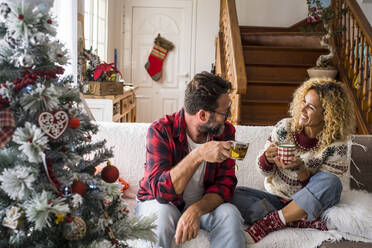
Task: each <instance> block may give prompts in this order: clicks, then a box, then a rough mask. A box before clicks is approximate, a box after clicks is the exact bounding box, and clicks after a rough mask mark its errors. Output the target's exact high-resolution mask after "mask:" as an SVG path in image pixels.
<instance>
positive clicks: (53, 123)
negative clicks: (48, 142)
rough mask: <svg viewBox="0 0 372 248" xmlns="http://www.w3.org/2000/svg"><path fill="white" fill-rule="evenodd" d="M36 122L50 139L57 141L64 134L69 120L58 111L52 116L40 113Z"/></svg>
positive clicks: (63, 112) (62, 112) (64, 114)
mask: <svg viewBox="0 0 372 248" xmlns="http://www.w3.org/2000/svg"><path fill="white" fill-rule="evenodd" d="M37 121H38V124H39V127H40V128H41V130H43V132H44V133H45V134H47V135H48V136H49V137H51V138H52V139H58V138H59V137H60V136H61V135H62V134H63V133H64V132H65V130H66V128H67V126H68V121H69V118H68V115H67V113H66V112H65V111H63V110H58V111H57V112H55V113H54V114H52V113H50V112H41V113H40V114H39V117H38V120H37Z"/></svg>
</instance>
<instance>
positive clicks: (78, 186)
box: [71, 180, 86, 195]
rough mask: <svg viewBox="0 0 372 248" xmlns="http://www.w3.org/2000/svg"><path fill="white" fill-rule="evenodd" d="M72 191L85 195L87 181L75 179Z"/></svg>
mask: <svg viewBox="0 0 372 248" xmlns="http://www.w3.org/2000/svg"><path fill="white" fill-rule="evenodd" d="M71 191H72V193H77V194H80V195H84V194H85V191H86V186H85V183H83V182H82V181H80V180H75V181H74V183H73V184H72V185H71Z"/></svg>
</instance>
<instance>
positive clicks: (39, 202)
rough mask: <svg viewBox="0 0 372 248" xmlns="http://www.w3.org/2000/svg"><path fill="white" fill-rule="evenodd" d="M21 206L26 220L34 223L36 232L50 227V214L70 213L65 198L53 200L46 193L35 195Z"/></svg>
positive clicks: (50, 195) (50, 194) (49, 193)
mask: <svg viewBox="0 0 372 248" xmlns="http://www.w3.org/2000/svg"><path fill="white" fill-rule="evenodd" d="M23 206H24V210H25V212H26V217H27V219H28V220H30V221H32V222H34V223H35V229H36V230H42V229H43V228H46V227H51V225H52V224H51V219H52V214H56V213H66V214H67V213H68V212H70V210H69V207H68V205H67V204H66V202H65V198H55V197H54V196H53V194H52V193H51V192H46V191H43V192H42V193H41V194H39V193H35V194H34V195H33V196H32V198H31V199H30V200H28V201H26V202H25V203H24V204H23Z"/></svg>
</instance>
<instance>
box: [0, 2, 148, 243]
mask: <svg viewBox="0 0 372 248" xmlns="http://www.w3.org/2000/svg"><path fill="white" fill-rule="evenodd" d="M51 4H52V1H41V0H32V1H29V0H28V1H26V0H11V1H1V0H0V148H1V149H0V247H25V248H28V247H59V248H60V247H91V248H93V247H127V244H126V240H128V239H130V238H142V239H147V240H153V239H154V234H153V232H152V231H151V228H152V227H153V224H152V221H153V220H151V219H142V220H140V219H136V218H135V217H129V216H128V211H127V210H126V205H125V202H124V201H123V200H122V197H121V196H122V192H121V189H122V185H121V184H120V183H111V184H109V183H107V182H105V181H103V180H102V179H101V175H99V174H97V175H94V173H95V167H96V166H97V165H99V164H101V163H103V162H104V161H107V160H108V159H109V158H110V157H111V156H112V151H111V150H110V149H107V148H105V141H100V142H95V143H94V142H92V141H91V135H93V134H95V133H96V132H97V131H98V128H97V126H96V125H95V124H93V123H91V122H90V120H89V118H88V117H87V116H86V115H85V114H84V113H83V111H82V108H81V106H80V97H79V94H80V92H79V89H78V87H74V86H73V82H72V80H71V77H62V76H61V75H62V74H63V71H64V70H63V68H62V66H63V65H65V64H66V63H67V57H68V56H67V51H66V50H65V49H64V48H63V45H62V44H61V43H60V42H58V41H56V40H55V39H54V38H53V37H55V35H56V31H55V22H54V20H53V18H52V17H51V15H50V13H49V12H50V8H51Z"/></svg>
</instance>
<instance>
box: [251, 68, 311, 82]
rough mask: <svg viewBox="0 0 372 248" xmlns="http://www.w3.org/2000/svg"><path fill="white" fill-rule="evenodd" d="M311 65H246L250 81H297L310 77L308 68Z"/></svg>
mask: <svg viewBox="0 0 372 248" xmlns="http://www.w3.org/2000/svg"><path fill="white" fill-rule="evenodd" d="M309 67H310V66H307V65H297V66H293V65H292V66H286V65H284V66H281V65H280V66H279V65H247V66H246V67H245V70H246V74H247V80H248V81H256V80H260V81H297V82H303V81H305V79H306V78H308V75H307V72H306V70H307V69H308V68H309Z"/></svg>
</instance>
